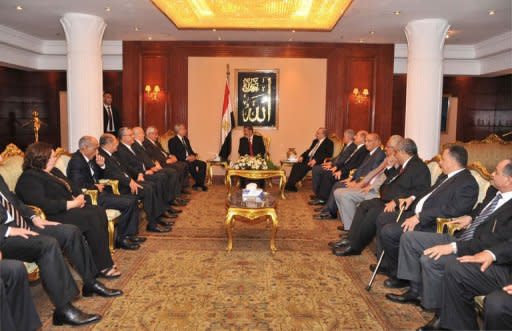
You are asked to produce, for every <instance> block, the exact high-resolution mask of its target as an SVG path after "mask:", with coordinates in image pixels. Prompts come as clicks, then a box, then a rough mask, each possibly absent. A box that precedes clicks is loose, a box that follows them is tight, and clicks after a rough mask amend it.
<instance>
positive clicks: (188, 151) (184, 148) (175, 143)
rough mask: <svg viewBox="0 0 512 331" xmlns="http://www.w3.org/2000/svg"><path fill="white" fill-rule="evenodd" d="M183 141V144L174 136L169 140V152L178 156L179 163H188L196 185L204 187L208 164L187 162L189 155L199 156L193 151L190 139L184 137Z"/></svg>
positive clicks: (197, 161) (199, 161)
mask: <svg viewBox="0 0 512 331" xmlns="http://www.w3.org/2000/svg"><path fill="white" fill-rule="evenodd" d="M182 139H183V142H182V141H181V140H180V137H179V136H174V137H172V138H171V139H169V142H168V147H169V152H170V153H171V154H173V155H174V156H176V158H177V159H178V160H179V161H185V162H187V164H188V171H189V172H190V175H191V176H192V177H193V178H194V181H195V182H196V184H195V185H196V186H200V187H204V180H205V176H206V163H205V162H204V161H201V160H198V159H196V160H194V161H192V162H189V161H187V155H194V156H197V154H196V153H195V152H194V150H193V149H192V146H191V145H190V141H189V140H188V137H183V138H182Z"/></svg>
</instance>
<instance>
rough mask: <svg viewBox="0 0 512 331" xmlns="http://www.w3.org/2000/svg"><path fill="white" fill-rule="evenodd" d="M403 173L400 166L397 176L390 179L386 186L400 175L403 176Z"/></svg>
mask: <svg viewBox="0 0 512 331" xmlns="http://www.w3.org/2000/svg"><path fill="white" fill-rule="evenodd" d="M404 171H405V168H402V166H400V170H399V171H398V175H396V176H395V177H393V178H391V180H390V181H389V182H388V184H389V183H391V182H393V181H394V180H395V179H397V178H398V177H400V175H401V174H403V173H404Z"/></svg>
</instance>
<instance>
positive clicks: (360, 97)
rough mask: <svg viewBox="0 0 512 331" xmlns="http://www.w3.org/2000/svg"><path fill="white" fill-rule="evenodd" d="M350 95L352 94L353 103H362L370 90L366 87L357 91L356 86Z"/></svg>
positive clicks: (366, 98)
mask: <svg viewBox="0 0 512 331" xmlns="http://www.w3.org/2000/svg"><path fill="white" fill-rule="evenodd" d="M352 95H353V96H354V100H355V103H363V102H366V101H367V100H368V96H369V95H370V92H369V91H368V89H367V88H364V89H363V91H362V92H361V91H359V89H358V88H357V87H356V88H354V90H353V91H352Z"/></svg>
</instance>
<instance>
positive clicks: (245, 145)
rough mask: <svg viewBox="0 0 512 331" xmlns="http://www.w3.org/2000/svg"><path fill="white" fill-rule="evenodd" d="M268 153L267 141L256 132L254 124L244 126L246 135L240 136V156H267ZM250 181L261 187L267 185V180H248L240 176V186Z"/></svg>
mask: <svg viewBox="0 0 512 331" xmlns="http://www.w3.org/2000/svg"><path fill="white" fill-rule="evenodd" d="M266 153H267V151H266V149H265V143H264V142H263V137H262V136H259V135H255V134H254V129H253V127H252V126H244V135H243V137H240V143H239V144H238V154H239V155H240V156H247V155H248V156H256V155H259V156H261V157H265V154H266ZM248 183H256V184H257V185H258V186H259V187H261V188H263V187H264V186H265V180H263V179H260V180H256V181H248V180H247V179H245V178H243V177H242V178H240V187H245V186H246V185H247V184H248Z"/></svg>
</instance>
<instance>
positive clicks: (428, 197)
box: [377, 145, 478, 291]
mask: <svg viewBox="0 0 512 331" xmlns="http://www.w3.org/2000/svg"><path fill="white" fill-rule="evenodd" d="M467 162H468V152H467V151H466V149H465V148H464V147H463V146H459V145H450V146H448V147H446V148H445V149H444V150H443V152H442V154H441V161H440V162H439V165H440V167H441V169H442V171H443V174H442V175H441V176H439V178H438V179H437V181H436V183H435V184H434V185H433V186H432V187H431V188H429V189H428V190H426V191H424V192H422V193H421V194H419V195H415V194H411V195H410V196H408V197H401V198H399V202H398V206H402V205H404V204H405V212H404V213H402V216H401V217H400V219H399V220H398V222H396V218H397V217H398V212H392V213H381V214H380V215H379V216H378V218H377V240H378V242H379V243H380V245H381V247H382V249H383V250H384V251H385V252H386V254H385V256H384V259H383V261H382V265H383V266H384V267H385V268H386V270H387V272H388V274H389V276H390V278H389V279H388V280H386V281H385V282H384V284H385V285H386V286H387V287H390V288H398V287H404V286H405V285H407V284H408V283H409V282H408V281H404V280H401V279H399V278H397V267H398V253H399V245H400V238H401V237H402V235H403V234H404V233H407V232H412V231H422V232H435V231H436V227H437V224H436V219H437V217H443V218H452V217H459V216H461V215H465V214H466V213H469V212H470V211H471V209H472V208H473V206H474V205H475V203H476V201H477V199H478V183H477V182H476V180H475V178H474V177H473V176H472V175H471V172H470V171H469V170H467V169H466V166H467ZM413 285H414V284H413ZM413 287H414V286H413ZM414 290H416V291H418V290H419V289H418V288H415V289H414Z"/></svg>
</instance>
